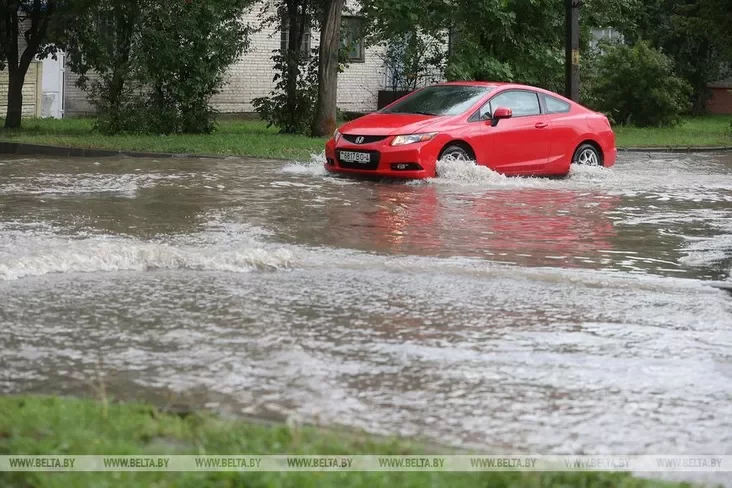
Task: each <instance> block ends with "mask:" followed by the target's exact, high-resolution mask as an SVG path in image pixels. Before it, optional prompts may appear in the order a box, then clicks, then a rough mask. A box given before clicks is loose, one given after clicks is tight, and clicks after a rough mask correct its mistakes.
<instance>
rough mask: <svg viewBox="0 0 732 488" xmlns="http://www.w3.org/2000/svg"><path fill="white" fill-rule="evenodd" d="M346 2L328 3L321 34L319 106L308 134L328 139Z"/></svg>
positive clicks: (333, 0) (332, 124) (333, 125)
mask: <svg viewBox="0 0 732 488" xmlns="http://www.w3.org/2000/svg"><path fill="white" fill-rule="evenodd" d="M344 3H345V0H330V1H329V2H328V8H327V9H326V11H325V17H324V22H323V27H322V29H321V32H320V62H319V63H318V104H317V107H316V109H315V120H314V121H313V127H312V131H311V134H312V136H313V137H322V136H329V135H331V134H333V132H334V131H335V129H336V102H337V98H338V53H339V51H340V47H341V16H342V14H343V5H344Z"/></svg>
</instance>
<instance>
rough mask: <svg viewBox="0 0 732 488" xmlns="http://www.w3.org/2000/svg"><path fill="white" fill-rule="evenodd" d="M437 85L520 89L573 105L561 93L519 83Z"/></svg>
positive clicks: (492, 82) (486, 82)
mask: <svg viewBox="0 0 732 488" xmlns="http://www.w3.org/2000/svg"><path fill="white" fill-rule="evenodd" d="M437 85H458V86H492V87H496V88H520V89H524V90H534V91H536V92H539V93H544V94H546V95H551V96H553V97H559V98H561V99H562V100H564V101H567V102H570V103H573V104H575V102H573V101H572V100H570V99H568V98H566V97H565V96H564V95H562V94H561V93H556V92H553V91H550V90H546V89H544V88H539V87H538V86H531V85H522V84H520V83H511V82H506V81H446V82H443V83H437Z"/></svg>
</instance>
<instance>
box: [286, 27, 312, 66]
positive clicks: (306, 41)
mask: <svg viewBox="0 0 732 488" xmlns="http://www.w3.org/2000/svg"><path fill="white" fill-rule="evenodd" d="M289 44H290V29H289V28H288V27H287V23H285V22H283V24H282V31H281V32H280V51H281V52H282V53H286V52H287V46H289ZM300 56H302V57H303V59H309V58H310V28H309V27H308V28H307V30H306V31H305V35H304V36H302V45H300Z"/></svg>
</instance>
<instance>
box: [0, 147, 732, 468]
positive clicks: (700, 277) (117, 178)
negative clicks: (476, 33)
mask: <svg viewBox="0 0 732 488" xmlns="http://www.w3.org/2000/svg"><path fill="white" fill-rule="evenodd" d="M440 172H441V175H442V176H441V177H440V178H438V179H435V180H428V181H424V182H416V183H407V184H404V183H393V182H379V181H362V180H353V179H345V178H338V177H332V176H328V175H326V174H325V173H324V171H323V170H322V168H321V165H320V163H319V162H317V161H313V162H303V163H290V164H288V163H284V162H261V163H250V162H245V161H241V160H239V159H236V158H230V159H226V160H188V159H161V160H150V159H125V158H120V159H100V160H94V159H77V160H54V159H18V158H8V157H5V158H4V159H2V158H0V327H2V330H3V334H2V335H0V392H2V393H21V392H33V393H62V394H79V395H87V396H94V395H95V394H96V393H95V392H96V390H95V388H97V387H96V386H95V385H97V384H98V378H100V377H103V378H104V382H105V384H106V388H107V391H108V393H110V394H111V395H113V396H115V397H117V398H122V399H131V398H140V399H145V400H150V401H154V402H156V403H158V404H160V405H166V404H169V403H183V404H188V405H191V406H195V407H204V406H205V407H209V408H214V409H217V410H220V411H224V412H230V413H234V414H247V415H257V416H265V417H273V418H283V417H287V418H292V419H295V420H298V421H302V422H312V423H319V424H327V425H344V426H348V427H354V428H362V429H366V430H367V431H369V432H374V433H384V434H401V435H407V436H412V435H416V436H424V437H427V438H428V439H434V440H436V441H439V442H441V443H445V444H451V445H455V446H463V447H480V448H483V450H484V451H489V452H504V453H520V452H521V453H522V452H527V453H541V454H565V453H573V454H599V453H611V454H685V453H690V454H700V453H710V454H732V296H731V295H730V294H728V293H725V292H723V291H720V290H717V289H714V288H712V287H710V286H708V285H707V284H705V282H709V281H726V280H730V279H731V278H730V270H731V269H732V153H728V154H721V155H720V154H705V155H656V154H653V155H650V156H649V155H648V154H623V155H621V156H620V159H619V162H618V164H617V165H616V167H614V168H613V169H611V170H606V169H602V168H579V169H578V170H574V171H573V173H572V174H571V176H570V177H569V178H567V179H564V180H552V179H533V178H531V179H510V178H505V177H502V176H500V175H497V174H495V173H491V172H490V171H488V170H486V169H485V168H479V167H471V166H469V165H459V164H458V163H454V164H453V165H450V166H445V165H443V166H442V167H441V170H440Z"/></svg>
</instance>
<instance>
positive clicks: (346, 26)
mask: <svg viewBox="0 0 732 488" xmlns="http://www.w3.org/2000/svg"><path fill="white" fill-rule="evenodd" d="M342 22H343V23H342V27H343V28H342V30H341V44H342V45H343V49H344V50H345V51H346V56H347V57H348V61H350V62H352V63H363V62H364V61H365V60H366V56H365V52H364V21H363V19H362V18H361V17H346V16H344V17H343V20H342Z"/></svg>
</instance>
